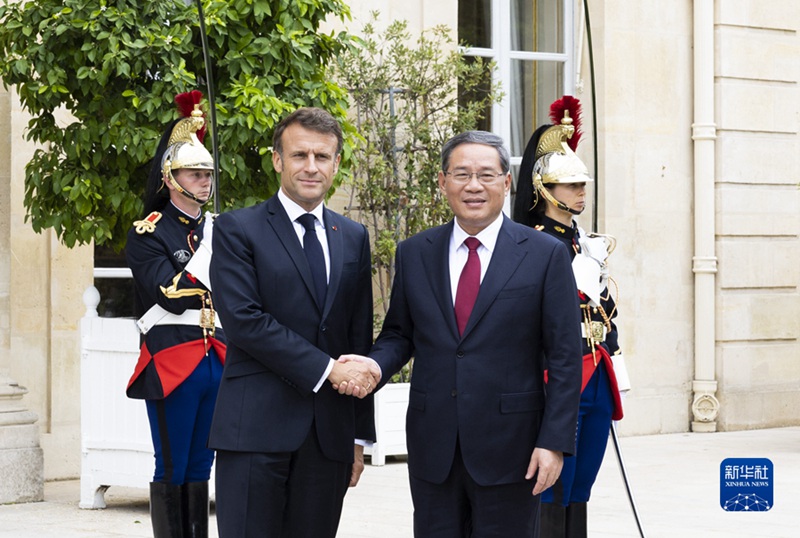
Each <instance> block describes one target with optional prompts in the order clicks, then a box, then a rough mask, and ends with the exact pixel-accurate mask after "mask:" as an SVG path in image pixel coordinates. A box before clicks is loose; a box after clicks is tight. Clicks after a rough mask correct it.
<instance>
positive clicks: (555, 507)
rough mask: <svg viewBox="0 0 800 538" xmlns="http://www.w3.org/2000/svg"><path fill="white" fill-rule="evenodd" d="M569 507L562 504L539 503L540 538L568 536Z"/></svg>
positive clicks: (562, 537)
mask: <svg viewBox="0 0 800 538" xmlns="http://www.w3.org/2000/svg"><path fill="white" fill-rule="evenodd" d="M566 520H567V509H566V507H564V506H561V505H560V504H553V503H541V504H540V505H539V538H564V536H566Z"/></svg>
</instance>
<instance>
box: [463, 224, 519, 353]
mask: <svg viewBox="0 0 800 538" xmlns="http://www.w3.org/2000/svg"><path fill="white" fill-rule="evenodd" d="M510 222H511V221H510V220H509V219H508V217H504V218H503V226H502V227H501V228H500V233H499V234H498V235H497V243H496V244H495V246H494V252H493V253H492V259H491V261H490V262H489V267H488V268H487V269H486V275H484V277H483V282H481V288H480V290H479V291H478V298H477V299H476V300H475V306H474V307H472V313H471V314H470V316H469V322H467V326H466V327H465V328H464V334H463V335H462V339H463V338H466V337H467V335H468V334H469V333H470V331H471V330H472V329H473V327H475V325H476V324H477V323H478V322H480V320H481V318H482V317H483V316H484V315H485V314H486V311H487V310H488V309H489V307H490V306H491V304H492V303H493V302H494V300H495V298H496V297H497V294H498V293H500V291H501V290H502V289H503V287H505V285H506V283H507V282H508V279H509V278H511V275H512V274H514V271H516V269H517V267H519V264H520V263H522V259H523V258H524V257H525V254H526V251H524V250H523V249H520V248H517V245H518V244H519V243H520V242H522V241H525V236H524V235H518V234H514V233H513V230H512V229H511V227H510V226H509V223H510ZM453 316H454V319H455V314H454V315H453Z"/></svg>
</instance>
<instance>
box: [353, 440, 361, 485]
mask: <svg viewBox="0 0 800 538" xmlns="http://www.w3.org/2000/svg"><path fill="white" fill-rule="evenodd" d="M363 472H364V447H363V446H361V445H359V444H356V445H355V452H354V459H353V472H352V473H351V474H350V487H351V488H354V487H356V485H357V484H358V479H359V478H361V473H363Z"/></svg>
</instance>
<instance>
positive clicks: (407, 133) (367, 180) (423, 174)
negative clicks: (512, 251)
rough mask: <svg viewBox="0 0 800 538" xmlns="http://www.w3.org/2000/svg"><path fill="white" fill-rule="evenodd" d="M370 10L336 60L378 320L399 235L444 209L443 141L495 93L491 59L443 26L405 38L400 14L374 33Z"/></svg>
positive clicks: (443, 216)
mask: <svg viewBox="0 0 800 538" xmlns="http://www.w3.org/2000/svg"><path fill="white" fill-rule="evenodd" d="M377 19H378V14H377V13H373V20H372V21H371V22H370V23H368V24H366V25H365V26H364V28H363V31H362V34H361V35H360V36H359V37H358V45H352V46H349V47H348V48H347V49H346V51H344V52H343V53H342V54H341V55H339V56H338V59H337V63H336V65H335V67H336V73H337V80H338V81H339V83H340V84H341V85H342V86H343V87H345V88H346V89H347V91H348V94H349V97H350V102H351V112H350V113H351V121H352V122H353V123H354V124H355V126H356V130H357V132H358V134H359V137H358V138H357V139H356V140H355V141H354V143H355V148H354V150H353V151H354V153H353V157H354V161H353V168H352V172H353V173H352V177H351V178H350V181H349V182H348V183H349V184H350V189H351V202H352V203H351V204H350V209H351V213H352V215H353V216H354V217H355V218H357V219H359V220H360V221H361V222H363V223H364V224H365V225H366V226H367V227H368V228H369V229H370V233H371V234H372V236H373V238H374V247H373V270H374V272H375V280H376V289H377V290H378V297H377V298H376V299H377V302H378V303H379V306H378V308H377V311H378V314H377V315H376V327H377V326H379V325H380V323H381V321H382V319H383V316H384V315H385V313H386V310H387V309H388V305H389V294H390V287H391V283H392V280H393V278H394V255H395V250H396V248H397V243H398V242H400V241H402V240H403V239H405V238H407V237H409V236H411V235H413V234H415V233H417V232H420V231H422V230H425V229H427V228H430V227H431V226H436V225H438V224H443V223H444V222H446V221H447V220H449V219H450V217H451V212H450V208H449V207H448V205H447V202H446V201H445V200H444V198H443V195H442V193H441V191H440V190H439V187H438V183H437V175H438V172H439V170H440V169H441V151H442V146H443V145H444V143H445V142H446V141H447V140H448V139H449V138H451V137H452V136H453V135H455V134H457V133H459V132H462V131H466V130H470V129H474V128H476V125H477V124H478V121H479V120H480V119H481V118H482V117H483V115H484V114H485V113H486V111H487V110H488V109H489V107H490V106H491V104H492V103H493V102H494V101H495V100H498V99H500V97H501V94H500V90H499V87H498V86H497V85H492V83H491V81H490V80H491V77H490V74H491V70H492V69H493V68H494V66H493V64H491V63H485V62H483V61H482V60H481V59H480V58H479V59H477V60H476V61H470V60H468V59H467V58H465V57H464V56H462V55H461V54H460V53H459V51H458V48H457V47H456V43H455V41H454V39H453V38H452V37H451V31H450V29H449V28H448V27H447V26H436V27H434V28H431V29H429V30H427V31H424V32H423V33H421V34H420V35H419V36H418V37H417V38H416V39H412V36H411V33H410V32H409V31H408V23H407V22H406V21H394V22H392V23H391V24H390V25H389V26H388V28H387V29H386V30H385V31H384V32H382V33H381V32H379V31H378V30H377V29H376V26H377V22H378V20H377ZM487 79H488V82H487ZM465 95H468V96H469V99H466V100H465V99H463V96H465ZM459 96H462V98H461V99H459ZM401 380H405V379H401Z"/></svg>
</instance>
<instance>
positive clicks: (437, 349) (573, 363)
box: [342, 131, 581, 538]
mask: <svg viewBox="0 0 800 538" xmlns="http://www.w3.org/2000/svg"><path fill="white" fill-rule="evenodd" d="M523 180H524V179H523ZM528 180H530V179H528ZM510 186H511V175H510V173H509V157H508V152H507V151H506V150H505V148H504V147H503V141H502V139H501V138H499V137H497V136H495V135H493V134H491V133H487V132H482V131H469V132H465V133H462V134H459V135H457V136H455V137H453V138H452V139H451V140H449V141H448V142H447V143H446V144H445V146H444V148H443V151H442V171H440V172H439V187H440V189H441V191H442V193H443V194H444V195H445V196H446V198H447V201H448V203H449V204H450V207H451V208H452V210H453V213H454V214H455V220H454V221H452V222H450V223H448V224H446V225H444V226H440V227H437V228H432V229H430V230H427V231H425V232H422V233H420V234H417V235H415V236H413V237H411V238H410V239H408V240H406V241H404V242H402V243H401V244H400V245H399V246H398V248H397V254H396V273H395V279H394V284H393V287H392V296H391V303H390V305H389V312H388V314H387V316H386V320H385V322H384V325H383V329H382V331H381V333H380V336H379V337H378V339H377V341H376V342H375V345H374V346H373V348H372V350H371V352H370V356H371V357H372V358H373V359H375V360H376V361H377V362H378V364H379V365H380V367H381V370H382V372H383V378H384V379H388V378H390V377H391V375H392V374H393V373H394V372H396V371H398V370H399V369H400V368H401V367H402V366H403V365H404V364H405V363H406V362H408V360H409V359H410V358H411V357H412V356H413V357H415V358H414V370H413V374H412V379H411V392H410V398H409V404H408V415H407V420H406V436H407V442H408V443H407V444H408V469H409V475H410V483H411V494H412V498H413V501H414V535H415V536H416V537H417V538H421V537H424V538H462V537H475V538H489V537H492V538H494V537H496V538H509V537H515V538H516V537H523V536H525V537H530V536H537V535H538V524H537V515H538V511H539V493H541V492H542V491H544V490H545V489H547V488H548V487H549V486H551V485H552V484H553V483H554V482H555V480H556V478H558V476H559V473H560V472H561V466H562V464H563V457H564V455H569V454H571V453H572V452H573V450H574V449H575V428H576V423H577V417H578V401H579V395H580V377H581V364H580V361H579V360H578V359H577V358H576V357H579V356H580V344H581V342H580V338H581V331H580V319H579V316H578V314H577V313H576V312H577V309H576V306H577V304H578V298H577V294H576V292H575V282H574V280H573V276H572V270H571V269H570V260H569V256H568V255H567V253H566V252H565V251H564V247H563V245H561V244H559V242H558V241H557V240H553V238H551V237H549V236H547V235H546V234H543V233H539V232H537V231H535V230H533V229H531V228H527V227H524V226H520V225H518V224H516V223H514V222H512V221H511V220H510V219H508V218H506V217H505V216H504V215H503V214H502V208H503V202H504V199H505V196H506V194H507V193H508V191H509V188H510ZM520 327H524V329H520ZM342 360H352V361H360V360H364V359H363V358H361V357H352V356H348V357H344V358H342ZM545 369H546V370H547V384H545Z"/></svg>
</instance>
